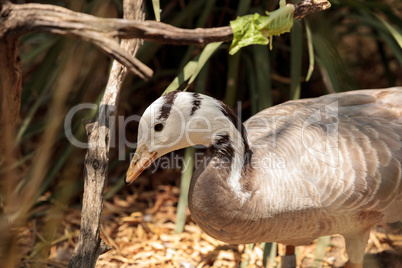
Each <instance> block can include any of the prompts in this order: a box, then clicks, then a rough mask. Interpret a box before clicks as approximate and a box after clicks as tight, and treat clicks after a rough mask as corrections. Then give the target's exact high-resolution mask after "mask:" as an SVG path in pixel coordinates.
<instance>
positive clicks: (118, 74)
mask: <svg viewBox="0 0 402 268" xmlns="http://www.w3.org/2000/svg"><path fill="white" fill-rule="evenodd" d="M123 8H124V18H127V19H128V18H130V19H136V20H141V19H144V17H145V14H144V11H143V6H142V0H125V1H124V6H123ZM141 43H142V40H139V39H133V40H123V41H122V43H121V47H122V48H123V49H124V51H128V53H129V54H130V55H132V56H134V55H135V53H136V52H137V50H138V48H139V47H140V44H141ZM127 72H128V69H127V68H126V67H124V66H123V65H121V64H119V63H118V62H117V61H114V62H113V65H112V69H111V71H110V75H109V80H108V83H107V85H106V89H105V93H104V95H103V98H102V100H101V103H100V108H99V112H98V118H97V120H96V122H94V123H91V124H88V125H87V126H86V129H87V134H88V141H89V146H90V147H89V149H88V152H87V155H86V157H85V174H84V176H85V184H84V197H83V206H82V212H81V230H80V235H79V238H78V243H77V245H76V248H75V250H74V255H73V257H72V258H71V260H70V264H69V267H95V264H96V260H97V258H98V257H99V255H101V254H103V253H105V252H106V251H108V250H110V247H109V246H108V245H106V243H105V242H104V241H102V240H101V238H100V237H99V232H100V229H101V220H102V207H103V191H104V188H105V184H106V180H107V169H108V163H109V141H110V129H111V128H113V126H112V122H113V121H109V119H110V118H112V117H113V116H115V111H116V106H117V101H118V98H119V93H120V89H121V87H122V85H123V82H124V79H125V77H126V75H127Z"/></svg>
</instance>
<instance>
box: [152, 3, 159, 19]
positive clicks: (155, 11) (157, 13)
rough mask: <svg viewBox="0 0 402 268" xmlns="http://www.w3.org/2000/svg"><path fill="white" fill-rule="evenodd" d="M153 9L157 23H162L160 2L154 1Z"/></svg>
mask: <svg viewBox="0 0 402 268" xmlns="http://www.w3.org/2000/svg"><path fill="white" fill-rule="evenodd" d="M152 7H153V8H154V13H155V19H156V21H161V8H160V4H159V0H152Z"/></svg>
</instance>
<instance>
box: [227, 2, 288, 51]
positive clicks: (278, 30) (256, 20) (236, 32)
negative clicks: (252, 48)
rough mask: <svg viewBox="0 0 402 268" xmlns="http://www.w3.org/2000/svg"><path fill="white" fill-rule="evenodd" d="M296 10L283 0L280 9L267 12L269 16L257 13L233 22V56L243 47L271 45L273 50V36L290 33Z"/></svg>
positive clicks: (231, 48) (231, 24)
mask: <svg viewBox="0 0 402 268" xmlns="http://www.w3.org/2000/svg"><path fill="white" fill-rule="evenodd" d="M294 10H295V7H294V6H293V5H291V4H287V5H285V0H281V1H280V7H279V9H277V10H275V11H273V12H266V14H267V16H262V15H260V14H257V13H256V14H254V15H246V16H242V17H238V18H237V19H235V20H233V21H231V22H230V26H231V27H232V30H233V42H232V45H231V46H230V51H229V53H230V54H231V55H233V54H235V53H236V52H237V51H239V49H241V48H242V47H245V46H249V45H252V44H259V45H267V44H268V43H270V48H271V49H272V38H273V36H274V35H281V34H283V33H286V32H289V31H290V29H291V28H292V26H293V13H294ZM268 38H269V39H268Z"/></svg>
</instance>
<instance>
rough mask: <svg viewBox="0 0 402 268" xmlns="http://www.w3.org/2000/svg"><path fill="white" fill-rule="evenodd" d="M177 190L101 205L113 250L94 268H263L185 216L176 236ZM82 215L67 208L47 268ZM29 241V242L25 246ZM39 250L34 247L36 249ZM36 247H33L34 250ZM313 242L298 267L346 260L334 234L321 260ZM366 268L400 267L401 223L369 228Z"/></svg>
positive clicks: (254, 250) (247, 250)
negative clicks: (317, 257)
mask: <svg viewBox="0 0 402 268" xmlns="http://www.w3.org/2000/svg"><path fill="white" fill-rule="evenodd" d="M178 195H179V189H178V188H176V187H172V186H159V187H158V189H157V190H154V191H149V192H146V191H145V192H141V193H134V194H128V195H117V196H115V197H113V198H112V199H111V200H107V201H105V205H104V213H103V217H104V219H103V227H102V230H101V237H102V239H103V240H105V242H106V243H107V244H108V245H110V246H111V247H112V249H111V250H110V251H109V252H107V253H105V254H103V255H101V256H100V257H99V259H98V262H97V265H96V267H99V268H106V267H107V268H109V267H110V268H113V267H116V268H117V267H121V268H125V267H184V268H196V267H197V268H198V267H263V262H262V260H263V247H262V245H261V244H256V245H255V246H254V247H253V246H248V245H232V244H225V243H223V242H220V241H218V240H216V239H213V238H211V237H209V236H208V235H206V234H205V233H203V231H201V229H200V228H198V226H197V225H196V224H195V223H194V222H193V220H192V219H191V215H190V213H189V212H187V221H186V225H185V227H184V232H182V233H175V228H176V226H175V221H176V205H177V201H178ZM40 222H41V219H40V218H37V219H36V218H34V219H32V220H31V221H30V222H29V225H28V226H27V227H26V228H23V230H21V239H22V240H23V241H25V242H24V243H23V244H24V245H25V246H26V249H25V251H26V254H27V256H25V257H24V258H23V263H22V267H30V263H31V261H32V259H31V257H29V256H32V255H33V251H34V250H35V245H34V244H33V243H32V241H36V242H40V241H41V238H40V236H41V235H40V234H39V232H37V231H36V226H37V225H38V224H40ZM79 224H80V211H79V210H77V209H68V211H67V213H66V214H65V216H64V218H63V220H62V222H61V224H60V226H59V228H58V230H57V235H56V239H55V240H54V241H53V242H52V243H51V247H50V256H49V258H48V259H46V260H44V261H43V264H46V265H45V266H46V267H67V266H68V261H69V259H70V257H71V255H72V253H73V251H74V246H75V244H76V242H77V238H78V234H79ZM29 241H31V242H29ZM36 246H37V245H36ZM36 248H37V247H36ZM315 248H316V243H315V242H314V243H313V244H311V245H308V246H303V247H298V248H297V250H296V254H297V263H298V267H317V266H314V265H317V264H319V265H321V267H342V266H343V264H344V263H345V262H346V260H347V258H346V256H345V253H344V241H343V238H342V237H341V236H339V235H334V236H332V238H331V242H330V244H329V245H328V247H327V248H326V255H325V257H324V258H323V259H322V260H315V255H314V252H315ZM277 251H278V255H277V256H276V257H275V258H274V259H273V260H268V263H271V267H280V259H281V258H280V257H279V256H280V255H283V254H284V251H285V247H284V246H283V245H278V247H277ZM366 261H367V263H369V264H367V265H369V266H367V267H387V268H394V267H395V268H400V267H402V235H401V226H400V225H382V226H378V227H377V228H376V230H373V232H372V233H371V236H370V241H369V244H368V247H367V249H366V259H365V262H366Z"/></svg>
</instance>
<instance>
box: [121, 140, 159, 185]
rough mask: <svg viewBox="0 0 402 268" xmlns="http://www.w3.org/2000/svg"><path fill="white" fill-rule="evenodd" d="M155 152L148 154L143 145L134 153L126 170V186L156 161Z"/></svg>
mask: <svg viewBox="0 0 402 268" xmlns="http://www.w3.org/2000/svg"><path fill="white" fill-rule="evenodd" d="M156 158H157V157H156V152H152V153H150V152H149V151H148V149H147V147H146V146H145V145H141V146H140V147H138V148H137V150H136V151H135V155H134V157H133V159H132V160H131V163H130V167H129V168H128V170H127V174H126V178H125V179H124V181H125V182H126V184H130V183H132V182H133V181H134V180H135V179H136V178H138V176H140V174H141V173H142V172H143V171H144V170H145V169H146V168H147V167H149V165H151V164H152V162H154V161H155V160H156Z"/></svg>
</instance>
